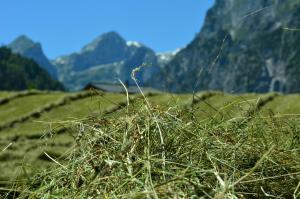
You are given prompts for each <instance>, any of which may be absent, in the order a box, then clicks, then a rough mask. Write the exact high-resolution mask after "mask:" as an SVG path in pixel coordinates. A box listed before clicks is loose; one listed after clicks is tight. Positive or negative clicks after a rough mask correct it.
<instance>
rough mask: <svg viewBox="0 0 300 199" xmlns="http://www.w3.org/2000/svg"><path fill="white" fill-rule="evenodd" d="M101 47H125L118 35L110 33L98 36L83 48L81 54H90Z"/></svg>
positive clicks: (123, 41) (124, 42)
mask: <svg viewBox="0 0 300 199" xmlns="http://www.w3.org/2000/svg"><path fill="white" fill-rule="evenodd" d="M103 45H105V46H106V45H118V46H119V45H122V46H124V45H126V41H125V39H123V38H122V37H121V36H120V34H119V33H117V32H115V31H110V32H107V33H104V34H102V35H100V36H98V37H97V38H96V39H94V40H93V41H92V42H91V43H89V44H87V45H86V46H84V47H83V48H82V50H81V52H91V51H95V50H96V49H97V48H99V47H101V46H103Z"/></svg>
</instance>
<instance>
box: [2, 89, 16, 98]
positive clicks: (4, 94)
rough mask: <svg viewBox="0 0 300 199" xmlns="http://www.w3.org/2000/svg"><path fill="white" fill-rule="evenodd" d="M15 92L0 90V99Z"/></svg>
mask: <svg viewBox="0 0 300 199" xmlns="http://www.w3.org/2000/svg"><path fill="white" fill-rule="evenodd" d="M16 93H17V92H9V91H1V92H0V99H3V98H6V97H11V96H13V95H14V94H16Z"/></svg>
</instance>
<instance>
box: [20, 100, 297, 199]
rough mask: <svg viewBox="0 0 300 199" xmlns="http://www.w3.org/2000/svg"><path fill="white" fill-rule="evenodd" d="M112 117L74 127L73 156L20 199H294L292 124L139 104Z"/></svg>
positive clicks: (285, 120) (292, 120)
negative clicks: (209, 116)
mask: <svg viewBox="0 0 300 199" xmlns="http://www.w3.org/2000/svg"><path fill="white" fill-rule="evenodd" d="M116 115H117V116H114V117H112V116H109V115H108V116H105V117H102V118H94V119H91V120H90V121H89V122H86V123H76V125H75V126H78V128H77V129H76V130H75V132H73V133H75V134H76V136H77V138H76V141H77V146H76V148H75V149H74V151H72V152H71V153H70V154H69V157H68V159H67V160H66V161H61V160H58V161H57V160H55V159H53V161H54V162H55V163H56V167H55V168H53V169H52V170H50V171H49V170H48V171H45V173H43V174H40V175H38V176H36V177H35V178H34V179H33V180H31V181H30V182H29V183H28V186H26V187H25V188H23V192H22V193H21V197H24V198H27V197H29V198H190V197H191V198H199V197H203V198H268V197H280V198H293V197H294V198H297V197H299V190H300V188H299V182H300V175H299V174H300V172H299V171H300V164H299V163H300V154H299V147H300V141H299V129H300V126H299V125H300V123H299V119H297V118H276V117H268V118H266V117H260V116H259V114H256V116H251V118H249V119H248V120H244V121H242V122H233V123H230V121H228V119H226V120H225V119H224V120H222V119H220V117H217V119H216V120H214V119H213V117H212V119H211V120H210V121H209V122H207V121H206V122H203V123H202V122H200V121H198V120H197V118H196V117H195V116H194V114H193V112H192V110H191V109H180V108H179V107H171V108H169V109H164V108H161V107H159V106H155V107H154V108H152V107H150V106H149V105H147V103H146V104H143V103H140V102H139V103H132V104H130V105H129V106H128V107H127V108H125V109H122V110H121V111H120V112H119V113H118V114H116ZM245 121H246V122H245Z"/></svg>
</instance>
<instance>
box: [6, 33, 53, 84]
mask: <svg viewBox="0 0 300 199" xmlns="http://www.w3.org/2000/svg"><path fill="white" fill-rule="evenodd" d="M8 48H10V49H12V51H13V52H14V53H19V54H21V55H22V56H24V57H27V58H31V59H33V60H34V61H36V62H37V63H38V64H39V65H40V66H41V67H43V68H44V69H46V71H48V72H49V74H50V75H51V76H52V77H53V78H55V79H57V78H58V74H57V70H56V68H55V67H54V66H53V65H52V64H51V63H50V61H49V60H48V58H47V57H46V56H45V54H44V52H43V49H42V46H41V44H40V43H36V42H34V41H32V40H31V39H29V38H28V37H27V36H25V35H22V36H20V37H18V38H16V39H15V40H14V41H13V42H11V43H10V44H9V45H8Z"/></svg>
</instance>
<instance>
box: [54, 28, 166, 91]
mask: <svg viewBox="0 0 300 199" xmlns="http://www.w3.org/2000/svg"><path fill="white" fill-rule="evenodd" d="M52 63H53V64H54V65H55V66H56V67H57V69H58V71H59V80H60V81H61V82H63V83H64V85H65V86H66V87H67V88H68V89H70V90H79V89H81V88H83V87H84V86H85V85H87V84H88V83H90V82H93V81H97V82H99V81H100V82H105V83H114V82H117V81H118V79H121V80H122V81H123V82H126V83H127V84H129V85H131V84H134V82H133V81H132V79H131V72H132V70H133V69H134V68H136V67H138V66H140V65H142V64H145V65H146V66H151V67H145V68H143V69H142V70H141V71H140V72H139V73H138V74H137V79H138V80H139V83H140V84H141V85H149V83H150V82H149V80H150V78H151V77H152V76H153V75H154V74H156V73H158V72H159V70H160V68H159V64H158V60H157V57H156V54H155V52H154V51H152V50H151V49H150V48H148V47H146V46H145V45H143V44H141V43H138V42H132V41H126V40H125V39H123V38H122V37H121V36H120V35H119V34H118V33H116V32H108V33H105V34H103V35H101V36H99V37H98V38H96V39H95V40H93V41H92V42H91V43H89V44H87V45H86V46H84V47H83V48H82V49H81V51H80V52H77V53H73V54H71V55H67V56H61V57H58V58H57V59H55V60H54V61H53V62H52Z"/></svg>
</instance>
